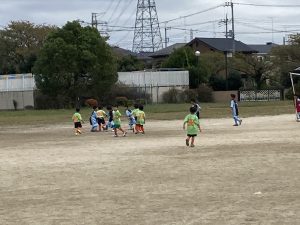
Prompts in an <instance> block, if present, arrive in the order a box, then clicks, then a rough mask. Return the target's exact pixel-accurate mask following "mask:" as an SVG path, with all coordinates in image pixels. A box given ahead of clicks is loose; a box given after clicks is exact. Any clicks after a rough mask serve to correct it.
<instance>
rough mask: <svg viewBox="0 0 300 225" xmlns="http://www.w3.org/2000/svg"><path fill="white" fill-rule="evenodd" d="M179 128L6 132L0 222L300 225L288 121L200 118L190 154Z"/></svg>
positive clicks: (293, 133) (296, 164)
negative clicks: (123, 133) (236, 123)
mask: <svg viewBox="0 0 300 225" xmlns="http://www.w3.org/2000/svg"><path fill="white" fill-rule="evenodd" d="M86 126H87V125H86ZM181 127H182V121H163V122H160V121H152V122H148V123H147V124H146V135H144V136H142V135H133V134H129V135H128V137H125V138H123V137H120V138H114V137H112V133H89V132H88V128H87V127H86V128H85V130H86V133H84V134H83V135H81V136H75V135H74V134H73V130H72V124H63V125H62V126H58V125H51V126H47V127H42V126H22V127H2V128H1V131H0V144H1V145H0V148H1V149H0V224H1V225H8V224H16V225H83V224H84V225H98V224H104V225H115V224H122V225H187V224H188V225H197V224H211V225H228V224H230V225H238V224H243V225H244V224H249V225H250V224H251V225H253V224H260V225H271V224H272V225H275V224H276V225H287V224H288V225H298V224H300V179H299V177H300V175H299V172H300V154H299V153H300V138H299V134H300V123H296V122H295V120H294V116H293V115H281V116H274V117H255V118H246V119H244V122H243V125H242V126H240V127H232V120H231V119H210V120H204V121H202V127H203V131H204V132H203V133H202V134H201V135H200V136H198V137H197V139H196V147H195V148H194V149H192V148H189V147H186V146H185V141H184V139H185V132H184V131H183V130H181V129H182V128H181Z"/></svg>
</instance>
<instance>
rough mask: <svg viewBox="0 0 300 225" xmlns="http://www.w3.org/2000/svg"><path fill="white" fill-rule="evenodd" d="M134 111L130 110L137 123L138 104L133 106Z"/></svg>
mask: <svg viewBox="0 0 300 225" xmlns="http://www.w3.org/2000/svg"><path fill="white" fill-rule="evenodd" d="M133 107H134V110H132V115H133V117H134V119H135V121H137V112H138V111H139V105H138V104H134V106H133Z"/></svg>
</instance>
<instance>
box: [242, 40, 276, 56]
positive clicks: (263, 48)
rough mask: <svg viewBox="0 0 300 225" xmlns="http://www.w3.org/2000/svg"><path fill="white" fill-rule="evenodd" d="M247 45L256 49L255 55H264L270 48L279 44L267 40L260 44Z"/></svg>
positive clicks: (267, 53) (269, 51)
mask: <svg viewBox="0 0 300 225" xmlns="http://www.w3.org/2000/svg"><path fill="white" fill-rule="evenodd" d="M248 46H249V47H250V48H252V49H254V50H255V51H257V53H255V54H256V55H261V56H265V55H269V54H270V53H271V50H272V48H274V47H277V46H279V45H277V44H274V43H272V42H267V43H266V44H264V45H261V44H260V45H248Z"/></svg>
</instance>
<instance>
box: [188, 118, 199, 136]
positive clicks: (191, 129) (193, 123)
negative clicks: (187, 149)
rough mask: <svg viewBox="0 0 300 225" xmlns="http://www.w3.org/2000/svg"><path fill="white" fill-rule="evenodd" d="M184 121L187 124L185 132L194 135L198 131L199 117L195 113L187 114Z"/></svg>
mask: <svg viewBox="0 0 300 225" xmlns="http://www.w3.org/2000/svg"><path fill="white" fill-rule="evenodd" d="M184 122H185V123H186V124H187V134H190V135H195V134H197V133H198V129H199V128H198V125H199V119H198V117H197V115H195V114H189V115H187V116H186V117H185V119H184Z"/></svg>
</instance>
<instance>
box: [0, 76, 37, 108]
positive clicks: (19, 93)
mask: <svg viewBox="0 0 300 225" xmlns="http://www.w3.org/2000/svg"><path fill="white" fill-rule="evenodd" d="M34 89H35V81H34V77H33V75H32V74H15V75H0V110H11V109H15V106H14V102H15V104H16V106H17V109H24V108H25V107H34Z"/></svg>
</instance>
